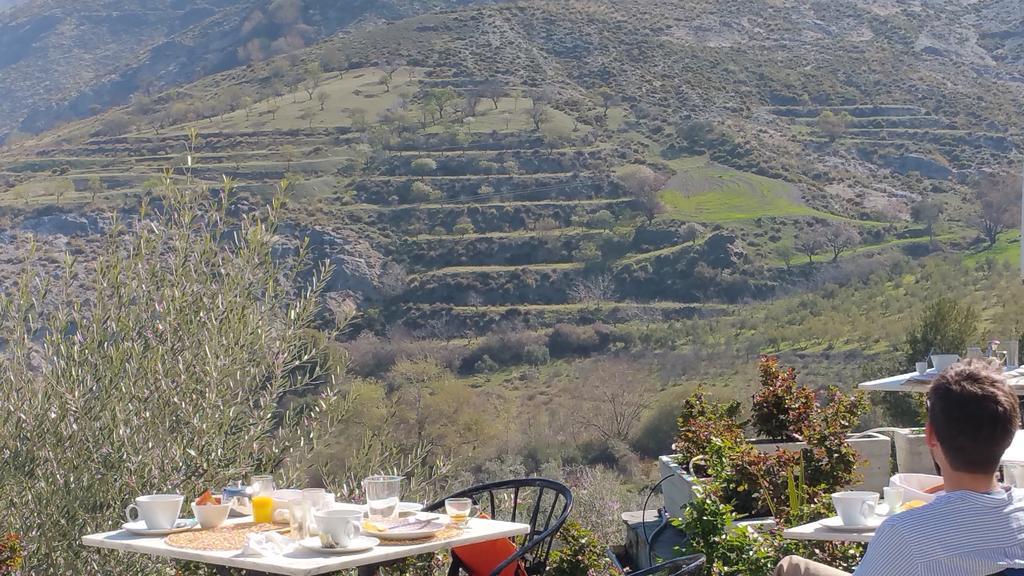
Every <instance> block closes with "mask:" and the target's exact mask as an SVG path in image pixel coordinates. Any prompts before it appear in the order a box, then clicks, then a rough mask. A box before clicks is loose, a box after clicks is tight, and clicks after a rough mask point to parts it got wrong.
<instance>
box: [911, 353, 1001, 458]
mask: <svg viewBox="0 0 1024 576" xmlns="http://www.w3.org/2000/svg"><path fill="white" fill-rule="evenodd" d="M927 405H928V427H927V432H928V445H929V446H930V447H931V448H932V455H933V456H934V457H935V460H936V461H937V462H938V463H939V465H940V466H941V467H942V469H943V470H946V469H951V470H954V471H956V472H961V473H965V474H979V475H981V474H988V475H992V474H995V472H996V469H997V468H998V467H999V460H1000V458H1002V455H1003V452H1005V451H1006V449H1007V448H1008V447H1009V446H1010V442H1012V441H1013V437H1014V434H1016V432H1017V429H1018V428H1020V409H1019V407H1018V403H1017V396H1016V395H1015V394H1014V393H1013V391H1012V390H1011V389H1010V387H1009V386H1008V385H1007V384H1006V380H1005V378H1003V375H1002V372H1001V371H1000V370H998V369H995V368H993V367H992V365H990V364H988V363H987V362H985V361H982V360H967V361H965V362H961V363H959V364H956V365H954V366H952V367H950V368H949V369H948V370H946V371H945V372H943V373H942V374H940V375H939V377H938V378H936V379H935V382H934V383H932V385H931V387H930V388H929V390H928V404H927Z"/></svg>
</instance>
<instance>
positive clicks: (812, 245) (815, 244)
mask: <svg viewBox="0 0 1024 576" xmlns="http://www.w3.org/2000/svg"><path fill="white" fill-rule="evenodd" d="M823 245H824V243H823V242H822V240H821V237H820V236H818V234H817V233H815V232H814V231H813V230H811V231H807V232H804V233H803V235H801V237H800V238H799V239H798V240H797V241H796V249H797V250H799V251H800V253H801V254H803V255H805V256H807V262H808V263H809V264H814V255H815V254H817V253H818V252H821V249H822V247H823Z"/></svg>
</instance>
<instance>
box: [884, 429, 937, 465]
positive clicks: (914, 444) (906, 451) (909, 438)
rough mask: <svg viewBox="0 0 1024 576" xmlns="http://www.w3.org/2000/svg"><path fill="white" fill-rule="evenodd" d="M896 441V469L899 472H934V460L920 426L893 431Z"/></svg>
mask: <svg viewBox="0 0 1024 576" xmlns="http://www.w3.org/2000/svg"><path fill="white" fill-rule="evenodd" d="M893 440H895V442H896V470H897V471H898V472H899V473H900V474H935V462H934V461H933V460H932V453H931V451H930V450H929V449H928V443H927V442H925V439H924V431H923V430H921V429H920V428H903V429H901V430H894V431H893Z"/></svg>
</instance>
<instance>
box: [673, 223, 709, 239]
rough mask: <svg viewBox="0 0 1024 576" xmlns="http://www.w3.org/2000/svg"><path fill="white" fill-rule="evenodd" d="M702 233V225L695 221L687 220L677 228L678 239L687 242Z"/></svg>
mask: <svg viewBox="0 0 1024 576" xmlns="http://www.w3.org/2000/svg"><path fill="white" fill-rule="evenodd" d="M703 235H704V227H703V226H701V225H700V224H697V223H696V222H687V223H686V224H684V225H683V227H682V228H680V229H679V239H680V240H682V241H683V242H685V243H687V244H689V243H691V242H696V241H697V239H698V238H700V237H701V236H703Z"/></svg>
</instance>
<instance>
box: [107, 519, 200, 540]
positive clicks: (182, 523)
mask: <svg viewBox="0 0 1024 576" xmlns="http://www.w3.org/2000/svg"><path fill="white" fill-rule="evenodd" d="M198 525H199V522H197V521H196V519H195V518H181V519H179V520H178V521H177V522H175V523H174V528H169V529H167V530H150V529H149V528H146V523H145V522H144V521H142V520H136V521H135V522H125V523H124V524H122V525H121V529H122V530H124V531H125V532H128V533H129V534H135V535H136V536H167V535H168V534H177V533H178V532H184V531H186V530H191V529H193V528H195V527H196V526H198Z"/></svg>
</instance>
